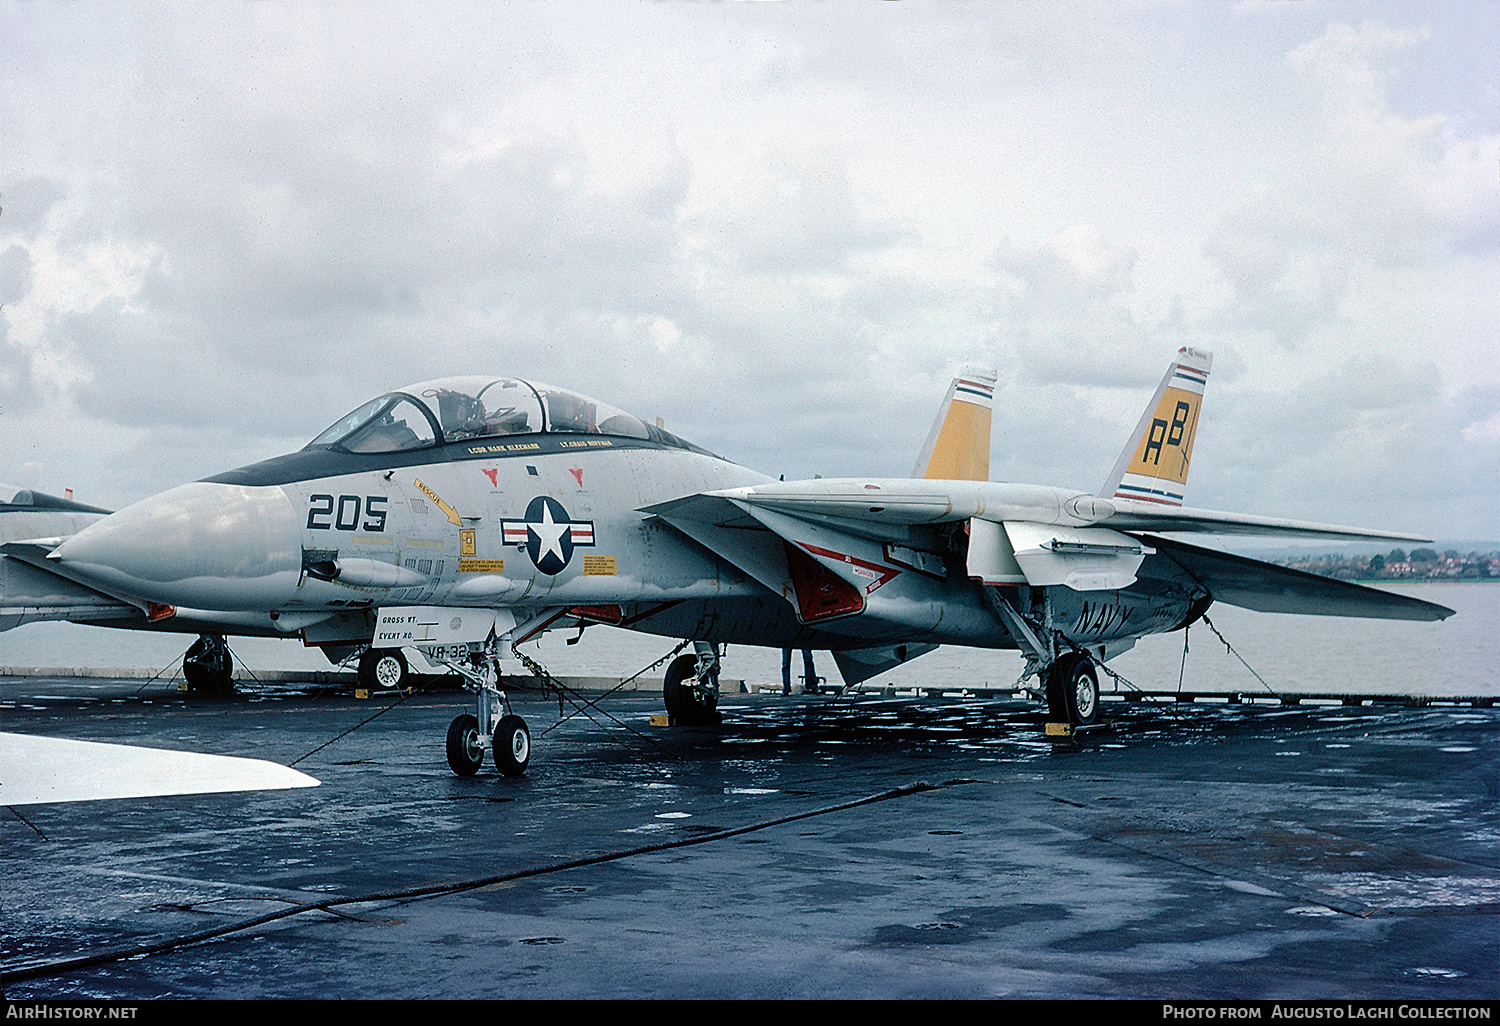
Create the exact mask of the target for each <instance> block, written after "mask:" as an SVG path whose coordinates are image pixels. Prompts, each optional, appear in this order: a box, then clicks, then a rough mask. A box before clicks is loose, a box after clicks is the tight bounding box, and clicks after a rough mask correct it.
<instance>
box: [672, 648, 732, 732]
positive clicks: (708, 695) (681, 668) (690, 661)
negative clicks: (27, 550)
mask: <svg viewBox="0 0 1500 1026" xmlns="http://www.w3.org/2000/svg"><path fill="white" fill-rule="evenodd" d="M697 673H698V657H697V656H690V655H681V656H678V657H677V658H676V659H673V660H672V663H671V665H670V666H668V667H667V674H666V676H665V677H663V678H662V682H661V695H662V701H664V702H665V703H666V705H667V713H668V715H670V716H671V717H672V719H674V720H676V721H677V722H678V723H680V724H682V725H684V726H700V725H702V724H706V723H717V722H718V721H719V715H718V708H719V696H718V695H717V694H715V693H714V692H712V691H710V690H709V689H708V688H703V687H699V686H698V683H697Z"/></svg>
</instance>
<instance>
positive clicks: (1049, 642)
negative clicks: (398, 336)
mask: <svg viewBox="0 0 1500 1026" xmlns="http://www.w3.org/2000/svg"><path fill="white" fill-rule="evenodd" d="M1211 362H1212V358H1211V356H1210V355H1209V354H1208V353H1203V352H1198V351H1195V350H1192V349H1183V350H1180V351H1179V352H1178V354H1177V355H1176V357H1175V358H1174V359H1173V360H1172V363H1171V365H1170V367H1169V368H1168V370H1167V373H1166V376H1165V377H1164V378H1163V379H1162V382H1161V385H1160V387H1158V388H1157V390H1156V394H1155V396H1154V397H1153V398H1152V399H1151V401H1150V403H1149V405H1148V406H1147V409H1146V412H1145V414H1144V415H1143V416H1142V417H1141V420H1140V423H1139V424H1138V425H1137V427H1136V429H1135V432H1134V434H1133V435H1132V437H1131V439H1130V441H1129V443H1128V444H1127V445H1126V447H1125V450H1124V452H1123V453H1122V454H1121V456H1120V458H1119V461H1118V462H1117V463H1116V464H1115V467H1114V471H1113V473H1111V474H1110V476H1109V478H1108V480H1107V481H1106V482H1105V484H1104V487H1103V488H1102V489H1101V490H1100V491H1099V493H1098V494H1096V495H1089V494H1084V493H1080V492H1076V491H1073V490H1070V489H1065V488H1050V487H1043V486H1038V485H1023V484H1010V483H1006V482H997V481H990V480H988V478H989V449H990V415H991V409H990V407H991V398H992V393H993V390H994V383H995V375H994V373H993V372H985V371H980V370H974V369H969V370H966V371H964V372H962V373H960V375H959V376H958V377H957V378H956V379H955V380H954V381H953V383H952V385H951V386H950V387H949V390H948V394H947V397H946V398H945V400H944V402H943V405H942V408H941V410H940V411H939V414H938V417H937V420H936V422H935V423H934V425H933V428H932V432H931V434H930V435H929V436H928V438H927V441H926V444H925V445H924V447H923V449H922V452H921V455H920V457H919V458H918V460H917V465H916V469H915V472H914V474H913V476H912V477H911V478H899V479H875V478H844V479H816V480H812V481H776V480H772V479H771V478H768V477H766V476H764V475H761V474H758V473H756V472H754V471H751V470H747V469H745V468H744V467H740V466H737V465H735V464H734V463H731V462H730V461H728V460H726V459H723V458H721V457H719V456H715V455H714V454H713V453H711V452H708V451H707V450H704V449H701V448H699V447H698V446H695V445H693V444H691V443H689V442H686V441H683V440H682V439H680V438H678V437H676V436H674V435H672V434H669V433H667V432H666V431H664V430H662V429H661V428H660V426H653V425H650V424H647V423H645V422H643V421H641V420H638V419H637V418H635V417H633V416H631V415H630V414H628V413H625V412H624V411H623V410H619V409H616V408H615V407H613V406H609V405H607V404H605V403H601V402H596V401H595V400H593V399H589V398H586V397H584V396H581V395H577V394H575V393H573V392H569V391H566V390H564V389H559V388H553V387H551V386H549V385H543V384H540V383H537V382H531V381H524V380H520V379H516V378H505V377H492V376H474V377H451V378H442V379H438V380H434V381H424V382H421V383H419V384H415V385H411V386H409V387H407V388H401V389H397V390H395V391H393V392H388V393H386V394H385V395H382V396H379V397H377V398H375V399H372V400H371V401H369V402H368V403H365V404H364V405H363V406H360V407H359V408H358V409H356V410H354V411H353V412H352V413H350V414H349V415H348V416H345V417H343V418H341V419H340V420H339V421H337V422H336V423H335V424H334V425H333V426H332V427H330V428H328V430H326V431H324V432H323V433H322V434H320V435H318V437H317V438H315V439H313V440H312V442H310V443H309V444H308V445H307V447H306V448H304V449H302V450H301V451H299V452H294V453H291V454H289V455H286V456H280V457H277V458H275V459H271V460H267V461H265V462H263V463H256V464H253V465H251V466H248V467H243V468H241V469H239V470H231V471H229V472H227V473H223V474H219V475H217V476H215V477H211V478H208V479H206V480H203V481H196V482H193V483H192V484H185V485H182V486H180V487H177V488H173V489H171V490H170V491H167V492H163V493H162V494H160V495H157V496H155V497H153V498H149V499H146V500H144V501H142V502H138V503H136V504H135V505H133V506H130V507H128V508H126V509H122V510H120V511H119V512H117V513H113V514H109V515H102V514H100V513H99V512H98V511H92V512H90V511H79V510H65V509H53V510H50V511H47V510H43V509H37V510H33V511H32V512H31V514H30V515H31V516H33V517H35V518H38V523H40V521H41V520H46V519H47V517H48V516H49V514H50V516H51V520H55V521H57V523H56V526H55V527H51V528H48V529H47V530H46V531H45V532H43V531H37V532H36V533H35V535H34V536H32V537H29V538H28V537H26V536H25V535H24V534H20V533H17V530H16V529H15V528H11V529H8V530H7V536H8V537H10V538H12V539H16V540H15V541H12V542H11V543H10V544H6V545H5V546H4V549H3V551H4V553H5V557H6V558H5V559H4V560H3V561H0V562H3V565H4V567H5V573H6V575H7V576H5V577H4V578H3V579H0V586H3V587H4V588H5V589H6V593H5V594H0V627H4V626H14V625H15V623H18V622H22V621H24V620H28V619H44V618H54V619H56V618H66V619H76V620H81V621H92V622H105V623H112V624H114V625H117V626H146V625H147V624H148V623H154V624H155V625H157V627H158V628H164V627H170V628H173V629H179V630H186V631H192V632H197V633H201V634H202V635H203V637H201V638H200V639H199V641H198V643H197V644H196V645H195V646H194V651H190V653H189V656H190V658H189V660H188V665H189V666H190V667H192V669H190V670H189V671H188V676H189V679H190V680H193V679H195V678H196V679H198V680H200V681H202V680H207V679H212V678H213V677H214V676H215V675H219V676H224V675H226V674H227V666H226V665H225V661H224V655H223V651H222V650H223V636H224V635H226V634H259V635H286V636H298V637H301V638H302V640H303V641H304V642H305V643H306V644H309V645H316V646H321V647H323V648H324V649H325V650H327V651H328V652H329V654H330V658H332V659H334V660H341V659H343V658H346V657H348V656H350V655H352V654H353V653H354V652H356V651H359V650H364V655H363V656H362V658H361V672H362V674H363V675H364V677H365V678H366V679H367V680H374V681H376V682H379V683H385V684H396V683H399V682H400V680H401V679H402V677H403V676H404V675H405V673H406V670H407V663H406V655H405V653H406V652H408V651H417V652H420V653H421V654H422V655H423V656H424V658H425V659H426V660H427V661H428V662H429V663H431V664H433V665H446V666H449V667H451V668H452V669H454V670H456V671H458V672H459V673H460V674H462V675H463V676H464V678H465V679H466V680H467V681H468V682H469V686H470V687H471V688H472V689H473V690H474V691H475V692H476V694H477V700H476V710H475V713H474V714H472V715H470V714H465V715H462V716H460V717H458V718H457V719H456V720H454V722H453V724H452V726H451V728H450V730H449V734H448V759H449V762H450V764H451V766H452V767H453V769H454V770H455V771H456V772H458V773H460V774H472V773H474V772H476V771H477V770H478V769H479V767H480V766H481V764H482V762H483V759H484V753H485V751H486V750H487V749H488V750H490V751H491V752H492V753H493V757H494V760H495V763H496V766H497V767H498V768H499V769H500V770H501V771H502V772H504V773H507V774H519V773H521V772H524V770H525V769H526V766H527V763H528V761H529V759H530V753H531V741H530V735H529V732H528V731H527V728H526V724H525V723H524V722H523V721H522V720H521V719H520V717H518V716H515V715H513V714H511V713H510V711H509V706H508V703H507V702H506V700H505V696H504V694H503V692H501V691H500V690H499V689H498V687H497V682H498V681H499V680H500V677H499V662H498V656H499V654H500V652H501V651H502V646H506V645H515V644H518V643H520V642H522V641H525V640H526V639H528V638H531V637H534V636H535V635H537V634H538V633H539V632H541V631H545V630H548V629H553V628H559V627H572V626H577V625H580V624H591V623H604V624H612V625H614V626H617V627H624V628H628V629H631V630H636V631H644V632H647V633H651V634H658V635H665V636H668V637H675V638H680V639H684V640H688V641H691V642H692V643H693V648H694V651H693V653H692V654H691V655H688V654H684V655H682V656H680V657H678V658H677V659H676V660H674V661H673V662H672V663H671V664H670V665H669V667H668V669H667V672H666V677H665V680H664V682H663V688H664V693H665V700H666V704H667V709H668V711H669V712H671V713H672V714H673V715H674V716H675V717H676V718H677V719H678V721H681V722H703V721H708V720H713V719H714V718H716V717H717V710H716V704H717V696H718V677H719V665H720V656H721V654H722V646H724V645H726V644H729V643H734V644H747V645H765V646H772V647H794V648H807V649H819V650H830V651H831V652H832V653H833V657H834V660H835V661H836V663H837V664H838V667H839V671H840V673H841V674H842V675H843V678H844V680H845V682H846V683H849V684H854V683H858V682H860V681H863V680H865V679H868V678H869V677H871V676H874V675H875V674H878V673H881V672H884V671H885V670H888V669H890V668H891V667H894V666H897V665H899V664H901V663H904V662H906V661H908V660H910V659H913V658H916V657H917V656H919V655H922V654H923V653H925V652H928V651H931V650H932V649H934V648H936V647H937V646H939V645H944V644H954V645H969V646H974V647H979V648H995V649H1019V650H1020V652H1021V653H1022V654H1023V655H1024V657H1025V659H1026V671H1027V674H1028V675H1036V676H1037V677H1038V678H1039V679H1040V681H1041V682H1042V683H1043V685H1044V689H1045V694H1046V696H1047V701H1048V704H1049V706H1050V710H1051V713H1052V715H1053V716H1054V718H1057V719H1060V720H1066V721H1069V722H1072V723H1075V724H1087V723H1089V722H1092V721H1093V720H1094V719H1095V718H1096V717H1097V715H1098V711H1099V683H1098V675H1097V673H1096V669H1095V668H1096V666H1097V665H1098V664H1100V663H1102V662H1103V661H1105V660H1107V659H1110V658H1112V657H1113V656H1115V655H1118V654H1119V653H1121V652H1123V651H1125V650H1126V649H1128V648H1130V647H1131V646H1132V645H1133V644H1135V642H1136V640H1137V639H1139V638H1141V637H1143V636H1145V635H1148V634H1159V633H1163V632H1167V631H1175V630H1181V629H1183V628H1185V627H1187V626H1188V625H1189V624H1191V623H1192V622H1193V621H1194V620H1196V619H1197V618H1198V617H1200V616H1202V615H1203V613H1204V612H1205V611H1206V610H1207V609H1208V607H1209V604H1210V603H1212V602H1214V601H1215V600H1218V601H1222V602H1228V603H1231V604H1234V605H1240V606H1246V607H1249V608H1251V609H1258V610H1264V611H1268V612H1287V613H1322V614H1328V615H1334V616H1368V617H1387V618H1396V619H1415V620H1433V619H1441V618H1443V617H1446V616H1448V615H1450V614H1451V613H1452V610H1449V609H1446V608H1444V607H1442V606H1438V605H1434V604H1432V603H1429V602H1422V601H1418V600H1415V599H1411V598H1407V597H1404V596H1399V595H1394V594H1390V593H1387V592H1383V591H1379V590H1376V589H1373V588H1366V587H1360V586H1357V585H1352V584H1348V583H1345V582H1340V581H1334V580H1329V579H1325V578H1320V577H1316V576H1313V575H1310V574H1304V573H1300V572H1297V571H1293V570H1288V569H1283V568H1281V567H1276V566H1272V565H1270V564H1266V563H1261V562H1257V561H1255V560H1250V559H1245V558H1241V557H1238V556H1233V555H1229V554H1226V553H1221V552H1215V551H1211V550H1209V549H1206V548H1201V547H1198V546H1194V545H1189V544H1186V543H1184V542H1181V541H1177V540H1173V539H1170V538H1167V537H1164V536H1163V533H1170V534H1178V533H1183V532H1206V533H1212V534H1265V535H1280V536H1299V537H1333V538H1346V539H1347V538H1393V539H1401V540H1413V541H1414V540H1423V539H1417V538H1414V537H1413V536H1411V535H1405V534H1392V533H1387V532H1383V531H1369V530H1360V529H1355V528H1344V527H1332V526H1328V525H1321V524H1308V523H1299V522H1294V521H1288V520H1277V519H1269V518H1264V517H1254V516H1244V515H1239V514H1234V513H1219V512H1212V511H1208V510H1199V509H1191V508H1188V507H1186V506H1184V505H1183V504H1182V503H1183V489H1184V486H1185V484H1186V481H1187V475H1188V467H1189V461H1190V458H1191V456H1192V449H1193V440H1194V437H1195V436H1196V432H1197V428H1198V414H1199V409H1200V406H1201V403H1202V398H1203V389H1204V384H1205V382H1206V380H1207V378H1208V373H1209V368H1210V365H1211ZM44 498H45V497H44ZM19 505H20V504H18V503H14V502H13V503H12V504H11V505H10V506H8V507H0V509H10V510H12V511H13V512H14V511H18V510H19ZM54 505H55V503H54ZM69 517H71V518H72V520H69V519H68V518H69ZM83 520H92V522H91V523H87V524H84V523H82V522H81V521H83ZM48 522H49V523H51V521H48ZM44 533H45V534H46V536H43V534H44ZM28 596H30V597H28ZM38 596H39V597H38Z"/></svg>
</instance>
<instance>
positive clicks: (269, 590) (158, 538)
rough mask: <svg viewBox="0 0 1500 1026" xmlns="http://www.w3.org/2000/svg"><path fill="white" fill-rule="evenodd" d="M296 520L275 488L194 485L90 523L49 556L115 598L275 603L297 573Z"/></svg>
mask: <svg viewBox="0 0 1500 1026" xmlns="http://www.w3.org/2000/svg"><path fill="white" fill-rule="evenodd" d="M298 526H299V525H298V522H297V516H296V512H295V510H294V509H293V508H292V503H291V500H290V499H288V498H287V495H286V493H285V492H284V491H282V490H281V489H280V488H278V487H266V488H250V487H245V486H242V485H229V484H215V483H210V482H207V481H197V482H194V483H193V484H186V485H181V486H180V487H177V488H173V489H171V490H170V491H166V492H162V493H161V494H160V495H155V496H152V497H151V498H149V499H144V500H142V501H141V502H138V503H136V504H135V505H133V506H127V507H126V508H125V509H122V510H120V511H119V512H118V513H113V514H111V515H110V516H107V517H105V518H104V519H103V520H100V521H98V522H97V523H94V524H92V525H90V526H89V527H88V528H86V529H84V530H83V531H80V532H79V533H78V534H76V535H74V536H73V537H72V538H70V539H68V540H67V541H65V542H63V543H62V545H60V546H58V547H57V548H56V549H55V550H53V552H52V554H51V556H50V557H49V558H52V559H55V560H56V561H58V562H59V563H60V564H62V566H63V567H65V568H67V569H68V570H70V571H72V572H73V573H75V574H77V575H78V576H79V577H81V578H83V579H85V580H87V581H88V582H90V583H94V584H96V585H97V586H99V587H100V588H102V589H104V590H106V591H109V592H111V593H114V594H119V595H124V596H128V597H131V598H136V599H143V600H146V601H150V602H160V603H163V604H169V605H178V606H190V607H193V608H197V609H224V610H244V609H250V610H260V609H275V608H278V607H279V606H280V605H281V604H282V603H284V602H285V601H286V600H287V599H288V598H290V597H291V596H292V594H293V593H294V592H295V590H296V587H297V580H298V577H299V576H300V573H301V565H302V564H301V549H300V545H299V541H298Z"/></svg>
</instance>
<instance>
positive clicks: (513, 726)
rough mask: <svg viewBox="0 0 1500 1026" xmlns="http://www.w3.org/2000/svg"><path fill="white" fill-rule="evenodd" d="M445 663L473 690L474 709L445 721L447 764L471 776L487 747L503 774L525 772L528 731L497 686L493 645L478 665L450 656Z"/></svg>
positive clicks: (528, 762) (480, 762)
mask: <svg viewBox="0 0 1500 1026" xmlns="http://www.w3.org/2000/svg"><path fill="white" fill-rule="evenodd" d="M444 665H446V666H447V667H448V668H449V669H451V670H453V671H454V672H456V673H457V674H458V675H459V676H460V677H462V678H463V679H464V687H465V688H467V689H468V690H470V691H473V692H474V712H473V713H463V714H461V715H459V716H456V717H454V719H453V722H452V723H450V724H448V746H447V747H448V767H449V768H450V769H451V770H453V772H454V773H456V774H458V775H459V776H461V777H472V776H473V775H474V774H476V773H478V772H479V768H480V767H481V766H483V765H484V753H485V749H489V750H490V752H491V755H492V757H493V758H494V760H495V768H496V769H497V770H499V771H500V772H501V773H502V774H503V775H505V776H507V777H519V776H520V775H521V774H523V773H525V772H526V767H527V766H529V765H531V731H530V729H528V728H527V726H526V721H525V720H523V719H522V718H521V717H519V716H517V715H516V714H515V713H513V712H511V710H510V700H509V699H508V698H506V697H505V692H503V691H501V690H500V689H499V687H497V684H498V682H499V679H500V673H499V663H498V661H497V659H496V657H495V653H494V650H493V646H492V645H491V646H487V650H486V651H485V652H484V654H483V655H482V656H480V657H479V666H478V668H477V669H476V668H475V667H473V666H470V665H468V664H466V663H462V662H456V661H450V660H445V661H444Z"/></svg>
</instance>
